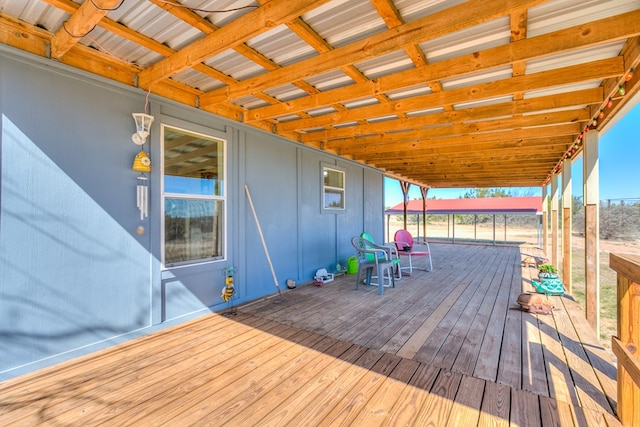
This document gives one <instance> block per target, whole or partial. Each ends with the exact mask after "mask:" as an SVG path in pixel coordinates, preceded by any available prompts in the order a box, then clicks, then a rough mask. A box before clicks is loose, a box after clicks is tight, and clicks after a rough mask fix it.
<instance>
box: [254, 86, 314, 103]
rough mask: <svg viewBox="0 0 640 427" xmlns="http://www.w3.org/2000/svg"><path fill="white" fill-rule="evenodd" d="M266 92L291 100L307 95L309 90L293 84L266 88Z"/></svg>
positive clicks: (281, 99)
mask: <svg viewBox="0 0 640 427" xmlns="http://www.w3.org/2000/svg"><path fill="white" fill-rule="evenodd" d="M264 93H266V94H267V95H269V96H272V97H274V98H277V99H279V100H280V101H290V100H292V99H296V98H301V97H303V96H305V95H307V92H305V91H304V90H302V89H300V88H299V87H297V86H295V85H293V84H288V85H284V86H278V87H276V88H273V89H269V90H265V91H264Z"/></svg>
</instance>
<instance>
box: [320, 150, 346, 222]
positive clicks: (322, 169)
mask: <svg viewBox="0 0 640 427" xmlns="http://www.w3.org/2000/svg"><path fill="white" fill-rule="evenodd" d="M329 171H331V172H337V173H340V174H342V187H332V186H328V185H326V184H325V182H324V177H325V173H326V172H329ZM320 182H321V190H320V191H321V194H320V199H321V200H320V206H321V210H322V212H324V213H334V214H335V213H341V212H344V211H345V210H346V209H347V171H346V170H345V169H343V168H341V167H339V166H335V165H331V164H327V163H321V164H320ZM327 191H330V192H334V193H335V192H337V193H342V206H341V207H332V206H327V198H326V194H327Z"/></svg>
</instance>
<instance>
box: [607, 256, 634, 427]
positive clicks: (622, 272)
mask: <svg viewBox="0 0 640 427" xmlns="http://www.w3.org/2000/svg"><path fill="white" fill-rule="evenodd" d="M609 265H610V266H611V268H612V269H613V270H615V271H616V272H617V273H618V280H617V282H618V337H617V338H616V337H613V338H612V339H611V348H612V350H613V352H614V354H615V355H616V357H617V360H618V374H617V379H618V407H617V411H618V418H619V419H620V422H621V423H622V425H624V426H637V425H640V348H639V346H640V319H639V318H638V316H640V284H639V283H640V256H637V255H626V254H611V255H610V258H609Z"/></svg>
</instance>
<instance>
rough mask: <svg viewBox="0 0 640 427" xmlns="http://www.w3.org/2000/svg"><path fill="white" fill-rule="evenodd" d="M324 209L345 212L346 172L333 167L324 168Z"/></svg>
mask: <svg viewBox="0 0 640 427" xmlns="http://www.w3.org/2000/svg"><path fill="white" fill-rule="evenodd" d="M322 182H323V186H322V208H323V209H324V210H330V211H333V210H344V200H345V194H344V171H342V170H339V169H337V168H335V167H333V166H331V167H330V166H324V165H323V166H322Z"/></svg>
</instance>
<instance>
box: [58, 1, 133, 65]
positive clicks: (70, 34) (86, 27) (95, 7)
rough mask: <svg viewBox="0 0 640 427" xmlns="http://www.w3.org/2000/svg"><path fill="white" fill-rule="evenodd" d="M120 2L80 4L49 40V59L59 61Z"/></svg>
mask: <svg viewBox="0 0 640 427" xmlns="http://www.w3.org/2000/svg"><path fill="white" fill-rule="evenodd" d="M120 1H121V0H91V1H85V2H84V3H82V5H81V6H80V7H78V10H77V11H76V12H75V13H74V14H73V15H71V17H70V18H69V19H68V20H67V21H65V22H63V23H62V28H60V29H59V30H58V31H57V32H56V34H55V35H54V36H53V38H52V39H51V57H52V58H54V59H60V58H62V56H63V55H64V54H65V53H67V52H68V51H69V49H71V48H72V47H73V46H74V45H76V44H77V43H78V42H79V41H80V39H81V38H82V37H84V36H85V35H87V34H88V33H89V32H90V31H91V30H93V28H94V27H95V26H96V24H97V23H98V22H100V20H101V19H102V18H103V17H104V16H105V15H106V14H107V13H109V9H111V8H113V7H114V6H116V5H117V4H118V3H120Z"/></svg>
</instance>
